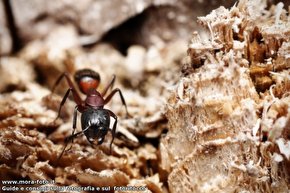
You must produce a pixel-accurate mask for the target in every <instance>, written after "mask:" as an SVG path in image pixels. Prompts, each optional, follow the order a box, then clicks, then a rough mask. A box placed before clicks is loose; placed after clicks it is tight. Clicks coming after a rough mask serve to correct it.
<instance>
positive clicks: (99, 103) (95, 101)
mask: <svg viewBox="0 0 290 193" xmlns="http://www.w3.org/2000/svg"><path fill="white" fill-rule="evenodd" d="M85 104H86V105H87V106H90V107H98V108H102V107H103V106H104V105H105V102H104V99H103V97H101V94H100V93H99V92H98V91H97V90H94V89H90V90H89V92H88V95H87V97H86V99H85Z"/></svg>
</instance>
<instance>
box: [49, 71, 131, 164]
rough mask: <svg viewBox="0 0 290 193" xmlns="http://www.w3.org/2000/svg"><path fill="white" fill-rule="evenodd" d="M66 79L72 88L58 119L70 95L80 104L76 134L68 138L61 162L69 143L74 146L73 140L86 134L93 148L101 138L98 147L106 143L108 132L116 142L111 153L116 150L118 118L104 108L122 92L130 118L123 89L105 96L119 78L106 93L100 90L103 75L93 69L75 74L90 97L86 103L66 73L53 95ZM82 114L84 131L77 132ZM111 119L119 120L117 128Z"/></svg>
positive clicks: (74, 119) (80, 86) (107, 87)
mask: <svg viewBox="0 0 290 193" xmlns="http://www.w3.org/2000/svg"><path fill="white" fill-rule="evenodd" d="M63 78H65V79H66V81H67V83H68V85H69V88H68V90H67V91H66V93H65V95H64V97H63V99H62V101H61V103H60V105H59V109H58V115H57V117H56V118H55V120H56V119H57V118H59V116H60V112H61V109H62V107H63V105H64V103H65V102H66V99H67V98H68V96H69V93H70V92H72V95H73V99H74V101H75V103H76V106H75V109H74V114H73V126H72V127H73V131H72V134H71V136H69V137H67V138H66V139H65V143H66V144H65V146H64V148H63V150H62V152H61V154H60V156H59V157H58V160H59V159H60V158H61V157H62V155H63V153H64V151H65V149H66V147H67V145H68V143H69V142H70V141H71V142H72V143H73V139H74V138H75V137H77V136H78V135H80V134H84V135H85V136H86V138H87V140H88V141H89V142H90V144H91V145H94V139H95V138H96V139H97V145H101V144H102V143H103V141H104V138H105V136H106V135H107V133H108V131H110V132H111V133H112V140H111V143H110V153H111V148H112V143H113V141H114V138H115V133H116V126H117V122H118V118H117V116H116V115H115V114H114V113H113V112H112V111H111V110H109V109H104V105H105V104H107V103H108V102H109V101H110V100H111V99H112V97H113V96H114V95H115V94H116V93H117V92H118V93H119V94H120V98H121V101H122V103H123V105H124V106H125V108H126V114H127V117H128V115H129V113H128V110H127V105H126V102H125V99H124V97H123V94H122V92H121V90H120V89H118V88H115V89H113V90H112V91H111V93H110V94H109V95H108V96H107V97H105V95H106V93H107V91H108V90H109V88H112V87H113V85H114V82H115V79H116V76H115V75H113V78H112V80H111V81H110V82H109V84H108V85H107V86H106V87H105V88H104V90H103V91H102V92H99V91H98V90H97V88H98V86H99V83H100V80H101V79H100V75H99V73H97V72H95V71H93V70H91V69H82V70H79V71H77V72H76V73H75V75H74V80H75V82H76V83H77V85H78V87H79V90H80V91H81V92H82V93H83V94H85V95H86V99H85V100H82V99H81V97H80V95H79V93H78V92H77V90H76V88H75V86H74V84H73V82H72V80H71V78H70V77H69V74H68V73H67V72H64V73H63V74H61V76H60V77H59V78H58V79H57V81H56V82H55V84H54V86H53V88H52V93H53V92H54V90H55V88H56V86H57V85H58V84H59V83H60V81H61V80H62V79H63ZM78 111H79V112H80V113H81V127H82V131H80V132H78V133H75V130H76V122H77V112H78ZM110 117H112V118H113V119H114V120H115V121H114V124H113V127H112V128H110Z"/></svg>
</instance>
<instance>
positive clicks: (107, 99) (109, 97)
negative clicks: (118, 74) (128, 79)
mask: <svg viewBox="0 0 290 193" xmlns="http://www.w3.org/2000/svg"><path fill="white" fill-rule="evenodd" d="M117 92H119V94H120V98H121V101H122V103H123V105H124V106H125V109H126V117H129V116H130V115H129V113H128V109H127V105H126V101H125V99H124V96H123V94H122V92H121V90H120V89H118V88H115V89H114V90H113V91H112V92H111V93H110V94H109V96H107V98H106V99H105V104H107V103H108V102H109V101H110V100H111V99H112V97H113V96H114V95H115V94H116V93H117Z"/></svg>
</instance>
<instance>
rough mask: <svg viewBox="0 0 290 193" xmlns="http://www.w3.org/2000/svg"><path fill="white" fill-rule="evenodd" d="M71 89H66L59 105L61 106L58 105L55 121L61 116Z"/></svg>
mask: <svg viewBox="0 0 290 193" xmlns="http://www.w3.org/2000/svg"><path fill="white" fill-rule="evenodd" d="M70 91H71V88H69V89H67V91H66V93H65V95H64V97H63V98H62V100H61V102H60V105H59V107H58V113H57V117H56V118H55V120H54V121H56V119H58V118H59V116H60V112H61V109H62V107H63V105H64V103H65V101H66V99H67V98H68V95H69V93H70Z"/></svg>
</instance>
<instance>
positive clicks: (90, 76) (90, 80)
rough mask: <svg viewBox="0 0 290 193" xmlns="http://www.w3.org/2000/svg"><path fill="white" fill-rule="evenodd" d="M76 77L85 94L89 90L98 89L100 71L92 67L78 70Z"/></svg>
mask: <svg viewBox="0 0 290 193" xmlns="http://www.w3.org/2000/svg"><path fill="white" fill-rule="evenodd" d="M74 79H75V81H76V82H77V84H78V86H79V88H80V90H81V91H82V93H84V94H87V93H88V92H89V90H92V89H94V90H95V89H97V88H98V86H99V83H100V80H101V79H100V75H99V73H97V72H95V71H93V70H90V69H82V70H79V71H77V72H76V74H75V76H74Z"/></svg>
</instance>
